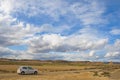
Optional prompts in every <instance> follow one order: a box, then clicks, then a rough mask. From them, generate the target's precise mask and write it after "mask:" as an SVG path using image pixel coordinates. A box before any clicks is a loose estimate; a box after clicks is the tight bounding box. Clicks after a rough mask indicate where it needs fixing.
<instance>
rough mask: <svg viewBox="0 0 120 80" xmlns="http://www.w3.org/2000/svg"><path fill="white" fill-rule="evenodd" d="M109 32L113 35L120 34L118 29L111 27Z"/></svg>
mask: <svg viewBox="0 0 120 80" xmlns="http://www.w3.org/2000/svg"><path fill="white" fill-rule="evenodd" d="M110 33H111V34H113V35H120V29H113V30H111V31H110Z"/></svg>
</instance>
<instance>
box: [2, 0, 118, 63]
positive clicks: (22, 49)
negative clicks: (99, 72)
mask: <svg viewBox="0 0 120 80" xmlns="http://www.w3.org/2000/svg"><path fill="white" fill-rule="evenodd" d="M119 13H120V0H0V58H13V59H40V60H70V61H84V60H87V61H119V60H120V22H119V21H120V14H119Z"/></svg>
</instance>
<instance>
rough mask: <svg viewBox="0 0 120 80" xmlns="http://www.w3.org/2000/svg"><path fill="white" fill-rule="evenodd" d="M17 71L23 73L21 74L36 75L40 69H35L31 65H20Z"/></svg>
mask: <svg viewBox="0 0 120 80" xmlns="http://www.w3.org/2000/svg"><path fill="white" fill-rule="evenodd" d="M17 73H18V74H21V75H24V74H35V75H37V74H38V70H37V69H34V68H32V67H30V66H20V67H19V68H18V69H17Z"/></svg>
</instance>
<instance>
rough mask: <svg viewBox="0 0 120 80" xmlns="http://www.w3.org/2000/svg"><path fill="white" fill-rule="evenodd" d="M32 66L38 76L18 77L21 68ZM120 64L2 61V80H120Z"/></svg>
mask: <svg viewBox="0 0 120 80" xmlns="http://www.w3.org/2000/svg"><path fill="white" fill-rule="evenodd" d="M22 65H26V66H32V67H33V68H36V69H38V70H39V74H38V75H18V74H17V73H16V70H17V68H18V67H19V66H22ZM119 75H120V64H107V63H101V62H67V61H33V60H18V61H16V60H15V61H11V60H0V80H120V77H119Z"/></svg>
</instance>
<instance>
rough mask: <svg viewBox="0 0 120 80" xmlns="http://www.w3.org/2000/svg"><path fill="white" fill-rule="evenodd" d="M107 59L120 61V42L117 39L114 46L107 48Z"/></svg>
mask: <svg viewBox="0 0 120 80" xmlns="http://www.w3.org/2000/svg"><path fill="white" fill-rule="evenodd" d="M106 50H107V53H106V55H105V57H106V58H110V59H120V40H119V39H117V40H116V41H115V43H114V44H113V45H108V46H106Z"/></svg>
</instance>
